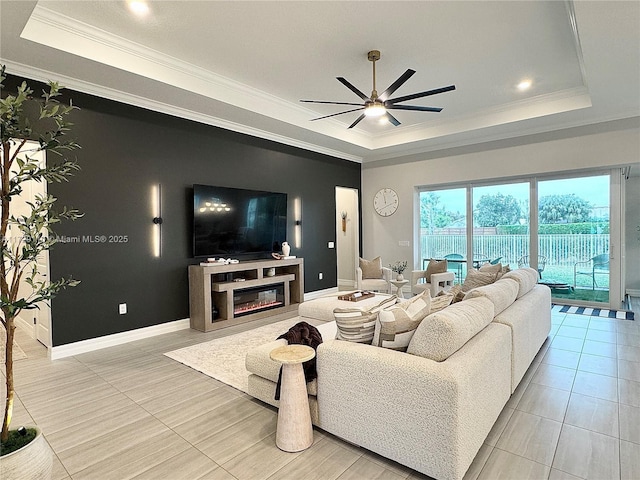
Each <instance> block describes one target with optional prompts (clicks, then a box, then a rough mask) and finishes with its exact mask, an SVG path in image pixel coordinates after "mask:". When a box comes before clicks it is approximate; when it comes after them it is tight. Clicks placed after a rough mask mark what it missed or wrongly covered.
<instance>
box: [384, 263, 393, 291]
mask: <svg viewBox="0 0 640 480" xmlns="http://www.w3.org/2000/svg"><path fill="white" fill-rule="evenodd" d="M382 278H384V279H385V280H386V281H387V283H388V284H389V291H391V279H392V278H393V272H392V271H391V269H390V268H389V267H382Z"/></svg>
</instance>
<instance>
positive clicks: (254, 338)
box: [165, 317, 300, 393]
mask: <svg viewBox="0 0 640 480" xmlns="http://www.w3.org/2000/svg"><path fill="white" fill-rule="evenodd" d="M299 321H300V317H293V318H290V319H287V320H283V321H281V322H277V323H271V324H269V325H265V326H263V327H258V328H255V329H253V330H248V331H246V332H243V333H237V334H235V335H229V336H228V337H222V338H217V339H215V340H211V341H209V342H205V343H199V344H197V345H192V346H190V347H185V348H181V349H179V350H173V351H172V352H167V353H165V355H166V356H167V357H169V358H172V359H173V360H176V361H178V362H180V363H183V364H185V365H187V366H189V367H191V368H193V369H195V370H198V371H199V372H202V373H204V374H205V375H208V376H210V377H213V378H215V379H216V380H220V381H221V382H223V383H226V384H227V385H231V386H232V387H234V388H237V389H238V390H241V391H243V392H245V393H247V378H248V377H249V372H248V371H247V369H246V368H245V367H244V359H245V356H246V354H247V352H248V351H249V349H251V348H253V347H257V346H259V345H262V344H264V343H267V342H271V341H273V340H275V339H276V338H278V337H279V336H280V335H282V334H283V333H286V332H287V331H288V330H289V328H291V327H292V326H294V325H295V324H296V323H298V322H299Z"/></svg>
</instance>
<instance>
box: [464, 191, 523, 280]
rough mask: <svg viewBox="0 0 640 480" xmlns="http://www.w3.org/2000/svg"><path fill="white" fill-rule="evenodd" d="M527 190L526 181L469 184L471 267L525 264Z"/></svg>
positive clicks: (516, 266)
mask: <svg viewBox="0 0 640 480" xmlns="http://www.w3.org/2000/svg"><path fill="white" fill-rule="evenodd" d="M529 190H530V188H529V182H520V183H510V184H500V185H488V186H482V187H473V190H472V199H473V262H472V265H473V266H474V267H476V268H478V267H480V266H481V265H482V264H484V263H493V264H496V263H501V264H502V265H503V266H505V265H509V267H511V268H512V269H516V268H518V266H519V265H520V264H522V262H523V261H525V260H526V261H527V263H528V258H527V257H528V255H529Z"/></svg>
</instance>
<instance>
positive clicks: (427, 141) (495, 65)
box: [0, 0, 640, 162]
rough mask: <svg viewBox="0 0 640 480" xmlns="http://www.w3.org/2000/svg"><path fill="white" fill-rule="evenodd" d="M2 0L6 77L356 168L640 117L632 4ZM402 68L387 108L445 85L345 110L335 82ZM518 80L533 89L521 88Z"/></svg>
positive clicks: (342, 90)
mask: <svg viewBox="0 0 640 480" xmlns="http://www.w3.org/2000/svg"><path fill="white" fill-rule="evenodd" d="M149 5H150V13H149V14H148V15H147V16H146V17H144V18H139V17H136V16H134V15H132V14H131V12H130V11H129V9H128V8H127V3H126V2H125V1H42V0H41V1H38V2H35V1H16V2H14V1H5V0H2V1H1V2H0V16H1V31H0V42H1V43H0V59H1V61H2V63H5V64H7V66H8V71H9V73H16V74H20V75H25V76H29V77H32V78H36V79H49V78H55V79H59V80H60V81H61V83H63V84H65V85H66V86H68V87H70V88H74V89H77V90H80V91H85V92H87V93H92V94H96V95H100V96H104V97H107V98H112V99H115V100H120V101H125V102H127V103H132V104H135V105H140V106H143V107H146V108H151V109H154V110H158V111H162V112H166V113H171V114H174V115H178V116H182V117H185V118H191V119H194V120H197V121H201V122H205V123H208V124H212V125H218V126H221V127H224V128H229V129H233V130H237V131H241V132H245V133H249V134H252V135H256V136H260V137H263V138H269V139H273V140H277V141H280V142H283V143H287V144H291V145H296V146H300V147H302V148H307V149H310V150H314V151H318V152H322V153H328V154H330V155H335V156H338V157H341V158H346V159H349V160H353V161H362V162H369V161H376V160H382V159H385V160H386V159H391V158H399V157H403V156H407V155H414V156H415V155H420V154H421V153H424V152H431V151H435V150H439V149H444V148H450V147H455V146H461V145H469V144H474V143H480V142H486V141H491V140H499V139H505V138H513V137H517V136H522V135H529V134H533V133H541V132H548V131H552V130H558V129H562V128H568V127H579V126H584V125H590V124H594V123H600V122H606V121H610V120H618V119H624V118H630V117H638V116H639V115H640V28H639V26H640V2H638V1H626V2H611V1H602V2H599V1H577V2H562V1H550V2H544V1H518V2H516V1H513V2H504V1H501V2H486V1H483V2H477V1H471V2H466V1H443V2H438V1H409V2H400V1H339V2H328V1H303V2H299V1H279V2H269V1H256V2H244V1H151V2H149ZM372 49H377V50H380V51H381V52H382V58H381V59H380V61H379V62H377V64H376V70H377V72H376V73H377V90H378V91H379V92H382V91H383V90H384V89H385V88H386V87H387V86H388V85H389V84H390V83H392V82H393V81H394V80H395V79H396V78H397V77H399V76H400V75H401V74H402V73H404V71H405V70H407V69H408V68H411V69H413V70H416V72H417V73H416V74H415V75H414V76H413V77H411V78H410V79H409V80H408V81H407V82H406V83H405V84H404V85H403V86H402V87H400V89H398V91H397V92H396V93H395V94H394V95H393V96H394V97H397V96H403V95H407V94H411V93H415V92H421V91H424V90H431V89H434V88H438V87H443V86H447V85H451V84H454V85H455V86H456V90H455V91H452V92H447V93H443V94H440V95H434V96H430V97H426V98H422V99H418V100H413V101H410V102H407V103H408V104H411V105H425V106H437V107H442V108H443V111H442V112H441V113H427V112H407V111H394V112H393V114H394V116H395V117H396V118H397V119H398V120H399V121H400V122H401V125H400V126H398V127H394V126H393V125H391V124H389V123H385V124H380V123H379V122H378V121H377V120H374V119H371V118H367V119H365V120H363V121H362V122H360V123H359V124H358V125H357V127H356V128H354V129H347V127H348V126H349V125H350V124H351V123H352V122H353V121H354V120H355V119H356V118H357V117H358V115H359V112H354V113H348V114H344V115H339V116H336V117H332V118H330V119H324V120H318V121H311V119H313V118H316V117H318V116H323V115H329V114H331V113H337V112H340V111H343V110H348V109H349V108H351V107H342V106H332V105H316V104H303V103H300V102H299V100H301V99H314V100H331V101H340V102H356V103H357V102H360V99H359V98H358V97H357V96H356V95H355V94H354V93H353V92H351V91H350V90H348V89H347V88H346V87H345V86H344V85H342V84H340V83H339V82H338V81H337V80H336V79H335V77H337V76H343V77H345V78H346V79H347V80H348V81H350V82H351V83H352V84H353V85H355V86H356V87H357V88H359V89H360V90H362V91H363V92H364V93H366V94H367V95H368V94H370V92H371V89H372V72H371V62H369V61H368V60H367V52H368V51H369V50H372ZM525 78H529V79H531V80H532V82H533V87H532V88H531V89H530V90H529V91H526V92H520V91H519V90H518V89H517V88H516V85H517V84H518V83H519V82H520V81H521V80H522V79H525Z"/></svg>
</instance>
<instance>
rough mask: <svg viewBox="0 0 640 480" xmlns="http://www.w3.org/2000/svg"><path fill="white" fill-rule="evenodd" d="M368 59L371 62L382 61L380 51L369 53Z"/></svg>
mask: <svg viewBox="0 0 640 480" xmlns="http://www.w3.org/2000/svg"><path fill="white" fill-rule="evenodd" d="M367 58H368V59H369V61H370V62H375V61H378V60H380V50H371V51H370V52H369V53H367Z"/></svg>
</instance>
